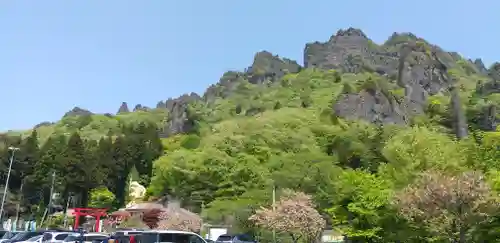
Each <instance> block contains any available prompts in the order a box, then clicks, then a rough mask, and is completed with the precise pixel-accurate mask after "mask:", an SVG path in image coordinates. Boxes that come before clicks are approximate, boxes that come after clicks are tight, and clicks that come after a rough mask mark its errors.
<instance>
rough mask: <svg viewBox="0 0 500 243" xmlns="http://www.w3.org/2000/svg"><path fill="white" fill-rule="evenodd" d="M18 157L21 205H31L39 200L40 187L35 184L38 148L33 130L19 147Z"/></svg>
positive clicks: (38, 155)
mask: <svg viewBox="0 0 500 243" xmlns="http://www.w3.org/2000/svg"><path fill="white" fill-rule="evenodd" d="M19 152H20V155H19V156H18V163H16V170H17V171H18V173H17V174H18V175H19V177H20V183H21V188H20V193H21V194H22V195H23V204H25V205H26V204H32V203H34V202H38V201H40V200H41V195H42V194H41V191H40V186H39V185H38V184H37V183H36V179H35V168H36V164H37V163H39V161H40V147H39V145H38V134H37V131H36V130H33V132H32V133H31V135H30V136H29V137H28V138H26V139H25V140H24V141H23V143H22V144H21V147H20V151H19Z"/></svg>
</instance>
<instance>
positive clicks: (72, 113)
mask: <svg viewBox="0 0 500 243" xmlns="http://www.w3.org/2000/svg"><path fill="white" fill-rule="evenodd" d="M93 114H94V113H92V112H90V111H88V110H85V109H82V108H80V107H78V106H77V107H75V108H73V109H71V110H70V111H68V112H66V114H64V116H63V117H70V116H90V115H93Z"/></svg>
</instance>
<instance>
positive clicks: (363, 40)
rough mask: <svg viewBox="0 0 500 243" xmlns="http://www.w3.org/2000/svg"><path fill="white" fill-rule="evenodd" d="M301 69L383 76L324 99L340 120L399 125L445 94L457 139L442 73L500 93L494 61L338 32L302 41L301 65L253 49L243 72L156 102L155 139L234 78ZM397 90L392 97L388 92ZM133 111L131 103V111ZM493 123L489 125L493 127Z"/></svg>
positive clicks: (273, 77) (266, 77)
mask: <svg viewBox="0 0 500 243" xmlns="http://www.w3.org/2000/svg"><path fill="white" fill-rule="evenodd" d="M302 68H319V69H335V70H338V71H340V72H343V73H361V72H374V73H377V74H378V75H380V76H381V77H385V78H386V79H387V80H389V81H390V82H392V83H390V84H389V86H391V87H390V88H388V87H387V84H385V85H382V84H381V83H380V81H379V80H371V81H370V82H369V83H371V85H368V86H366V87H364V88H363V89H361V90H357V91H352V92H344V93H342V94H341V95H339V96H338V98H337V99H336V101H335V102H334V103H333V104H332V107H333V113H334V114H335V115H336V116H339V117H343V118H346V119H362V120H366V121H369V122H373V123H377V124H400V125H407V124H409V123H411V119H412V118H413V117H415V116H416V115H420V114H423V113H424V112H425V111H426V108H427V105H428V97H429V96H433V95H436V94H446V95H447V96H448V97H450V101H449V107H450V117H452V120H453V122H452V123H453V127H454V128H455V131H456V133H457V136H458V137H464V136H466V135H467V121H466V118H465V113H464V111H463V110H462V108H461V107H462V105H461V103H460V102H461V100H460V97H459V92H458V88H457V86H459V84H458V81H457V79H456V78H454V77H452V76H451V75H450V70H453V69H457V68H461V69H463V70H465V72H466V73H467V74H468V75H479V76H482V77H483V76H484V77H489V78H488V79H487V81H486V82H483V83H481V84H479V85H478V88H477V93H478V95H483V96H484V95H487V94H491V93H500V84H498V82H497V81H500V63H496V64H495V65H493V66H492V67H491V68H489V69H487V68H486V67H485V65H484V63H483V62H482V60H481V59H475V60H474V61H472V60H471V59H463V58H462V57H461V56H460V55H459V54H458V53H456V52H447V51H445V50H443V49H441V48H440V47H438V46H436V45H432V44H430V43H428V42H427V41H426V40H424V39H422V38H420V37H417V36H416V35H414V34H412V33H393V34H392V35H391V36H390V37H389V38H388V40H387V41H386V42H385V43H383V44H380V45H379V44H376V43H374V42H373V41H372V40H371V39H370V38H369V37H368V36H367V35H366V34H365V33H363V31H362V30H360V29H356V28H348V29H345V30H339V31H338V32H337V33H336V34H334V35H332V36H331V37H330V39H329V40H327V41H326V42H314V43H308V44H306V45H305V48H304V65H303V66H300V65H299V64H298V63H297V62H296V61H293V60H290V59H287V58H281V57H279V56H277V55H274V54H272V53H270V52H267V51H262V52H258V53H257V54H256V55H255V57H254V60H253V63H252V65H251V66H250V67H248V68H247V69H245V70H244V71H228V72H226V73H224V75H223V76H222V77H221V78H220V80H219V82H218V83H217V84H214V85H212V86H210V87H209V88H208V89H207V90H206V92H205V93H204V94H203V96H202V97H200V96H198V95H197V94H194V93H192V94H189V95H182V96H180V97H178V98H175V99H168V100H166V101H160V102H158V104H157V108H161V109H167V110H168V111H169V121H168V123H167V125H166V127H165V129H164V132H163V136H171V135H173V134H177V133H185V132H190V131H192V130H193V126H194V124H193V121H192V120H190V118H189V114H188V110H189V105H190V104H192V103H193V102H204V103H211V102H213V101H214V100H215V99H216V98H226V97H229V96H231V95H232V93H233V91H234V90H235V88H236V87H237V85H238V84H239V83H241V82H243V81H244V82H250V83H252V84H263V83H273V82H275V81H277V80H279V79H281V78H282V77H283V76H284V75H286V74H288V73H298V72H299V71H300V70H301V69H302ZM395 90H397V91H401V93H402V94H399V95H395V93H394V91H395ZM138 109H139V108H137V107H136V110H138ZM485 111H488V112H486V113H488V114H490V116H486V117H485V118H484V120H487V121H490V122H489V124H490V125H489V126H490V127H491V126H492V125H491V124H493V123H495V124H496V122H492V120H495V118H492V116H496V115H492V114H491V113H492V112H496V109H494V108H487V109H486V108H485ZM495 127H496V126H495Z"/></svg>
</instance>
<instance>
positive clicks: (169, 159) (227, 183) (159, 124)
mask: <svg viewBox="0 0 500 243" xmlns="http://www.w3.org/2000/svg"><path fill="white" fill-rule="evenodd" d="M499 82H500V63H495V64H493V65H492V66H491V67H489V68H486V67H484V64H483V63H482V61H481V60H480V59H477V60H475V61H472V60H469V59H466V58H465V57H462V56H460V55H459V54H458V53H455V52H448V51H445V50H443V49H442V48H440V47H438V46H435V45H433V44H431V43H428V42H427V41H425V40H424V39H422V38H419V37H417V36H415V35H413V34H408V33H403V34H398V33H394V34H393V35H392V36H390V37H389V39H388V40H387V41H386V42H385V43H383V44H380V45H379V44H376V43H374V42H373V41H371V40H370V39H369V38H368V37H367V36H366V35H365V34H364V33H363V32H362V31H361V30H359V29H353V28H349V29H346V30H340V31H338V32H337V33H336V34H335V35H333V36H332V37H331V38H330V39H329V40H328V41H327V42H324V43H321V42H315V43H309V44H307V45H306V47H305V50H304V65H302V66H301V65H299V64H298V63H297V62H295V61H293V60H289V59H286V58H280V57H278V56H275V55H273V54H271V53H269V52H265V51H263V52H259V53H257V54H256V55H255V58H254V61H253V64H252V65H251V66H250V67H248V68H247V69H245V70H244V71H242V72H237V71H230V72H227V73H225V74H224V75H223V76H222V77H221V79H220V81H219V82H218V83H217V84H215V85H213V86H211V87H209V88H208V89H207V90H206V92H205V93H204V94H203V95H201V96H198V95H197V94H190V95H183V96H180V97H178V98H175V99H168V100H165V101H160V102H159V103H158V104H157V106H156V108H148V107H144V106H142V105H138V106H136V108H135V109H134V111H129V108H128V107H127V104H126V103H124V104H122V106H121V107H120V108H119V111H118V113H117V114H116V115H112V114H93V113H91V112H89V111H86V110H84V109H80V108H75V109H73V110H72V111H71V112H68V113H67V114H66V115H65V116H64V117H63V118H62V119H61V120H60V121H57V122H55V123H42V124H40V125H38V126H37V127H35V128H34V129H33V130H30V131H22V132H8V133H6V134H4V135H3V137H2V140H3V145H2V156H1V157H0V159H2V161H3V163H2V165H3V167H2V172H3V173H2V174H4V175H5V171H6V169H7V166H8V157H9V153H10V152H9V151H8V150H7V148H8V147H9V146H16V147H19V148H20V150H19V151H18V152H16V153H17V155H16V162H15V164H14V173H13V177H11V183H10V190H11V191H12V192H13V194H12V196H11V198H10V200H9V204H8V205H9V208H10V210H8V213H9V214H11V215H12V214H13V213H15V211H14V210H15V203H16V202H17V201H19V200H20V201H22V205H23V209H24V211H23V215H25V216H26V215H31V214H33V215H34V214H37V213H38V214H39V213H40V211H41V208H43V207H45V205H47V201H48V193H49V188H50V180H51V178H50V171H56V172H57V176H56V178H57V183H56V184H57V191H58V192H60V193H61V194H62V195H63V198H65V197H66V196H67V195H70V194H72V195H78V198H79V200H78V204H80V205H86V204H87V203H88V196H89V191H90V190H91V189H93V188H97V187H100V186H106V187H107V188H108V189H109V190H110V191H111V192H113V193H114V194H115V196H116V198H117V200H116V202H115V206H116V207H119V206H122V205H123V204H124V203H125V201H126V197H125V191H126V183H127V181H128V180H127V178H129V176H130V174H131V171H132V172H133V173H134V174H136V175H135V176H136V177H137V178H140V181H141V183H142V184H144V185H146V186H148V197H149V198H154V197H160V196H163V195H165V194H168V195H170V196H172V197H175V198H177V199H179V200H180V201H181V202H182V204H183V206H185V207H187V208H189V209H191V210H193V211H196V212H201V213H202V215H203V217H204V218H205V220H207V221H208V222H211V223H214V224H231V225H232V226H233V227H235V228H238V229H240V230H242V231H252V230H255V229H256V227H255V226H254V225H252V224H251V223H250V222H249V221H248V217H249V216H250V215H251V214H252V212H253V211H254V210H255V209H256V208H258V207H259V206H265V205H269V204H270V203H271V192H272V188H273V187H276V188H277V190H278V195H279V193H280V191H281V190H282V189H285V188H289V189H293V190H296V191H303V192H305V193H307V194H310V195H312V196H313V198H314V200H315V202H316V203H317V205H318V207H319V208H318V209H319V211H320V213H321V214H323V215H324V217H325V218H326V219H327V222H328V223H327V224H328V226H329V227H333V228H335V229H337V230H339V231H341V232H342V233H343V234H345V235H347V236H349V238H350V239H351V240H358V241H359V242H396V241H397V240H400V241H401V242H430V241H431V239H432V240H437V241H438V242H450V241H449V240H450V239H452V238H453V239H455V238H457V239H461V240H462V239H467V240H468V241H467V242H481V241H482V240H488V242H495V240H496V238H498V237H497V236H498V232H499V231H498V230H499V229H500V228H499V227H500V218H499V216H500V215H498V212H500V211H499V210H497V209H498V202H499V201H498V198H497V196H498V193H499V192H500V183H499V182H500V171H499V170H500V152H499V150H498V148H499V147H498V146H499V145H500V133H499V132H497V125H496V124H497V121H498V118H499V116H498V115H499V114H498V112H497V107H498V106H499V105H500V96H499V95H500V83H499ZM436 175H438V176H436ZM436 178H437V179H436ZM443 178H444V179H443ZM439 179H441V180H439ZM2 180H3V181H5V177H2ZM452 182H453V183H452ZM426 183H427V184H426ZM21 185H23V188H22V190H21ZM430 185H440V186H439V187H435V188H434V187H432V186H430ZM462 185H466V186H462ZM422 188H423V189H422ZM420 189H422V190H420ZM424 189H426V190H427V191H426V190H424ZM419 190H420V191H419ZM423 192H427V194H426V193H423ZM412 193H413V194H412ZM412 196H414V197H412ZM42 199H45V201H44V200H42ZM410 199H411V200H410ZM61 203H63V202H61ZM34 205H38V207H35V206H34ZM422 208H424V209H423V210H421V211H418V210H419V209H422ZM425 208H428V209H429V210H425ZM461 242H465V241H461Z"/></svg>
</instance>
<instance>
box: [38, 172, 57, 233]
mask: <svg viewBox="0 0 500 243" xmlns="http://www.w3.org/2000/svg"><path fill="white" fill-rule="evenodd" d="M55 181H56V171H55V170H53V171H52V184H51V186H50V198H49V206H48V207H47V209H45V212H46V213H47V218H49V219H50V213H51V211H52V210H51V208H52V196H53V194H54V183H55ZM44 221H45V214H44V215H43V217H42V222H41V223H40V225H42V224H43V222H44Z"/></svg>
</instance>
